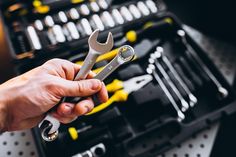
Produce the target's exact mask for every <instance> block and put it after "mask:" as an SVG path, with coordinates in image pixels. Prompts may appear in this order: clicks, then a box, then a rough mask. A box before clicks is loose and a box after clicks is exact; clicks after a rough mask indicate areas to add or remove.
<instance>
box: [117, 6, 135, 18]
mask: <svg viewBox="0 0 236 157" xmlns="http://www.w3.org/2000/svg"><path fill="white" fill-rule="evenodd" d="M120 13H121V15H122V16H123V17H124V19H126V21H132V20H133V19H134V18H133V16H132V14H131V13H130V11H129V9H128V8H127V7H125V6H123V7H121V8H120Z"/></svg>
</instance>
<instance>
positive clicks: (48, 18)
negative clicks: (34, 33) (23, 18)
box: [44, 15, 55, 27]
mask: <svg viewBox="0 0 236 157" xmlns="http://www.w3.org/2000/svg"><path fill="white" fill-rule="evenodd" d="M44 23H45V25H46V26H48V27H52V26H53V25H54V24H55V23H54V20H53V18H52V16H50V15H47V16H46V17H45V19H44Z"/></svg>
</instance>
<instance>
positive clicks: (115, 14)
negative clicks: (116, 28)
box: [111, 9, 125, 25]
mask: <svg viewBox="0 0 236 157" xmlns="http://www.w3.org/2000/svg"><path fill="white" fill-rule="evenodd" d="M111 14H112V16H113V18H114V19H115V21H116V23H117V24H120V25H121V24H123V23H124V22H125V20H124V18H123V17H122V15H121V14H120V12H119V11H118V9H113V10H112V11H111Z"/></svg>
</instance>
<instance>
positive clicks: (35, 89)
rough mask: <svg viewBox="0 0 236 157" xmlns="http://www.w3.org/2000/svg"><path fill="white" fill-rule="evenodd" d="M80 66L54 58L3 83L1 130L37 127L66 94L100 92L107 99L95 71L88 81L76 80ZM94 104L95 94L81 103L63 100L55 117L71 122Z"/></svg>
mask: <svg viewBox="0 0 236 157" xmlns="http://www.w3.org/2000/svg"><path fill="white" fill-rule="evenodd" d="M79 69H80V66H79V65H76V64H73V63H71V62H69V61H66V60H62V59H52V60H49V61H48V62H46V63H45V64H43V65H41V66H39V67H37V68H35V69H33V70H30V71H29V72H26V73H24V74H22V75H20V76H18V77H15V78H13V79H11V80H9V81H7V82H5V83H3V84H1V85H0V129H3V131H14V130H21V129H28V128H32V127H34V126H36V125H37V124H38V123H39V122H40V121H41V120H42V119H43V118H44V117H45V113H46V112H47V111H48V110H50V109H51V108H52V107H53V106H55V105H56V104H57V103H58V102H59V101H60V99H61V98H62V97H65V96H72V97H74V96H79V97H87V96H91V95H93V94H95V93H97V95H98V98H99V99H100V101H101V102H106V101H107V99H108V94H107V91H106V87H105V85H104V83H102V82H101V81H99V80H96V79H91V78H92V77H93V73H90V74H89V76H88V79H86V80H81V81H72V80H73V79H74V77H75V75H76V74H77V73H78V71H79ZM93 107H94V102H93V101H92V99H91V97H87V98H86V99H84V100H82V101H80V102H79V103H78V104H72V103H67V102H63V103H62V104H60V105H59V106H58V107H57V109H56V111H53V112H52V116H54V117H55V118H57V119H58V120H59V121H60V122H62V123H69V122H71V121H73V120H74V119H75V118H76V117H77V116H81V115H84V114H86V113H88V112H90V111H91V110H92V109H93ZM1 111H2V112H3V113H2V112H1ZM1 123H2V124H1ZM1 127H2V128H1Z"/></svg>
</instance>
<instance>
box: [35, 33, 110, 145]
mask: <svg viewBox="0 0 236 157" xmlns="http://www.w3.org/2000/svg"><path fill="white" fill-rule="evenodd" d="M98 33H99V30H98V29H97V30H95V31H94V32H93V33H92V34H91V35H90V37H89V39H88V44H89V53H88V55H87V56H86V58H85V60H84V64H83V65H82V67H81V69H80V71H79V73H78V74H77V75H76V77H75V79H74V80H75V81H77V80H81V79H85V78H86V77H87V75H88V73H89V72H90V70H91V69H92V67H93V65H94V64H95V62H96V59H97V58H98V56H99V55H101V54H104V53H106V52H109V51H110V50H111V49H112V47H113V37H112V34H111V33H109V34H108V37H107V41H106V43H99V42H98V41H97V37H98ZM79 100H80V97H74V98H63V99H62V100H61V101H60V102H59V103H62V102H65V101H69V102H78V101H79ZM59 127H60V122H59V121H58V120H57V119H56V118H54V117H52V116H51V115H50V114H47V115H46V117H45V118H44V119H43V120H42V121H41V122H40V123H39V128H40V131H41V136H42V138H43V139H44V140H45V141H53V140H55V139H56V138H57V136H58V129H59Z"/></svg>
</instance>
